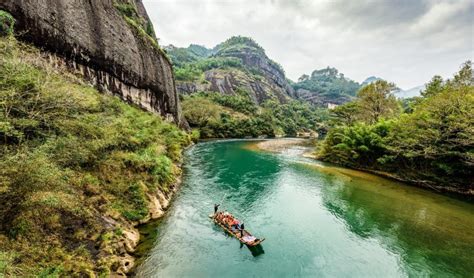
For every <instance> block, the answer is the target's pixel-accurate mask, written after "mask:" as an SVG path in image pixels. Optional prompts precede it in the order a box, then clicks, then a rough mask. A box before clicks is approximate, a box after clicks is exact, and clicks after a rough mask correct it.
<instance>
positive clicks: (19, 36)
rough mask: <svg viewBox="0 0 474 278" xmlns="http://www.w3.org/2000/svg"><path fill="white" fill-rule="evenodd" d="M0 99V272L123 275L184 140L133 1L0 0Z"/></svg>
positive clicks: (173, 185) (167, 69)
mask: <svg viewBox="0 0 474 278" xmlns="http://www.w3.org/2000/svg"><path fill="white" fill-rule="evenodd" d="M104 92H105V93H104ZM114 96H117V97H114ZM0 104H1V105H0V157H1V159H0V277H4V276H5V277H124V276H126V274H127V273H128V272H130V270H131V269H132V268H133V267H134V265H135V259H136V257H135V256H136V252H135V249H136V247H137V244H138V242H139V240H140V233H139V231H138V229H137V226H138V225H139V224H143V223H146V222H149V221H150V220H152V219H157V218H159V217H161V216H162V215H163V214H164V211H165V210H166V208H167V207H168V205H169V201H170V199H171V197H172V196H173V194H174V192H175V191H176V189H177V185H178V184H179V182H180V179H179V176H180V173H181V168H180V165H181V154H182V150H183V148H184V147H186V146H187V145H189V144H190V143H191V142H190V139H191V137H190V134H188V133H186V132H185V131H183V130H181V129H179V128H178V127H177V126H176V124H175V123H181V124H185V123H186V122H185V121H181V112H180V105H179V98H178V97H177V93H176V89H175V83H174V75H173V72H172V66H171V62H170V61H169V60H168V58H167V56H166V55H165V54H164V52H163V50H161V49H160V47H159V45H158V43H157V40H156V38H155V35H154V32H153V27H152V25H151V22H150V21H149V19H148V17H147V15H146V12H145V9H144V7H143V5H142V3H141V0H123V1H122V0H114V1H112V0H103V1H89V0H74V1H72V0H71V1H56V0H41V1H37V0H22V1H16V0H2V1H0ZM150 112H151V113H150ZM163 118H166V119H167V120H164V119H163ZM173 122H174V123H173Z"/></svg>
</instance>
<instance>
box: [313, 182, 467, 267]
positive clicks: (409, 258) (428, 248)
mask: <svg viewBox="0 0 474 278" xmlns="http://www.w3.org/2000/svg"><path fill="white" fill-rule="evenodd" d="M322 178H324V179H325V182H326V184H327V186H324V187H322V189H321V193H322V199H323V204H324V206H325V207H326V208H327V209H328V210H329V211H330V212H331V213H332V214H334V215H335V216H336V217H338V218H339V219H342V220H343V221H344V223H345V224H346V226H347V228H348V229H349V230H350V231H351V232H353V233H354V234H355V235H357V236H359V237H362V238H366V239H376V240H378V241H380V242H381V243H382V244H383V245H384V246H385V247H386V248H387V249H388V250H389V251H391V252H393V253H395V254H399V255H400V258H401V262H402V263H403V265H404V268H405V269H406V270H407V272H408V273H409V274H412V275H422V274H428V273H430V272H426V273H424V272H423V270H425V271H429V270H430V269H431V270H435V272H436V273H445V274H446V275H461V276H466V275H468V276H469V275H470V274H472V273H474V248H472V247H473V246H474V232H473V230H472V227H474V220H473V219H474V212H473V213H467V214H466V215H459V214H456V213H454V212H451V211H450V210H449V208H446V206H451V205H453V206H454V205H462V204H457V203H456V202H457V201H453V200H450V199H448V198H446V197H443V196H437V195H434V194H433V197H432V198H428V199H429V200H431V201H430V202H420V201H419V198H417V197H418V196H417V195H418V194H420V190H419V189H416V188H411V187H407V186H403V185H399V184H395V186H393V185H392V186H391V185H386V184H385V183H391V182H390V181H385V180H383V181H382V179H380V180H381V181H382V183H384V184H381V183H374V182H369V183H368V182H367V181H364V180H362V179H351V178H349V179H346V180H343V179H341V178H340V177H337V176H322ZM426 194H427V195H429V194H432V193H430V192H426ZM447 203H448V204H447ZM450 203H452V204H450ZM455 203H456V204H455ZM440 204H443V205H444V206H441V205H440ZM471 212H472V210H471ZM466 239H468V240H466ZM453 255H454V256H455V257H457V260H456V261H453V260H452V259H451V258H452V257H453ZM431 273H432V272H431Z"/></svg>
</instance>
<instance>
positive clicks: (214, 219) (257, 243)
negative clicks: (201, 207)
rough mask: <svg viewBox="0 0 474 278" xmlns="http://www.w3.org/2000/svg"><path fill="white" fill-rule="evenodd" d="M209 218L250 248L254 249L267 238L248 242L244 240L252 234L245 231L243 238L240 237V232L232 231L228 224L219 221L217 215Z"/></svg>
mask: <svg viewBox="0 0 474 278" xmlns="http://www.w3.org/2000/svg"><path fill="white" fill-rule="evenodd" d="M209 218H211V219H212V220H213V221H214V223H216V224H217V225H219V226H220V227H221V228H222V229H224V230H225V231H226V232H227V233H229V234H231V235H232V236H234V237H235V238H237V239H238V240H239V241H240V242H241V243H243V244H245V245H247V246H249V247H252V246H257V245H259V244H260V243H262V242H263V241H264V240H265V238H262V239H259V238H255V240H254V241H250V242H249V241H246V240H244V239H243V238H244V237H246V236H252V234H251V233H249V232H248V231H247V230H245V229H244V231H243V236H242V237H241V236H240V230H237V229H236V230H235V232H233V231H232V229H230V228H228V227H227V225H226V224H224V223H221V222H220V221H218V220H217V219H216V217H215V214H211V215H209Z"/></svg>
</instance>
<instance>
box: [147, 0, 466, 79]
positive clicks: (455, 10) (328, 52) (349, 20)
mask: <svg viewBox="0 0 474 278" xmlns="http://www.w3.org/2000/svg"><path fill="white" fill-rule="evenodd" d="M143 2H144V4H145V6H146V7H147V11H148V13H149V15H150V17H151V19H152V21H153V23H154V25H155V29H156V31H157V35H158V37H160V39H161V40H160V43H161V44H174V45H177V46H187V45H189V44H190V43H197V44H202V45H205V46H207V47H213V46H215V45H216V44H218V43H219V42H222V41H224V40H225V39H227V38H229V37H231V36H233V35H244V36H251V37H253V38H254V39H255V40H256V41H257V42H258V43H259V44H260V45H262V46H263V47H264V48H265V49H266V51H267V54H268V56H270V57H271V58H272V59H274V60H276V61H277V62H279V63H280V64H282V65H283V67H284V68H285V70H286V72H287V75H288V76H289V77H290V78H291V79H294V80H295V79H297V78H298V77H299V76H300V75H301V74H303V73H311V71H313V70H314V69H317V68H322V67H326V66H334V67H336V68H338V69H339V70H340V71H341V72H343V73H344V74H345V75H346V76H348V77H350V78H353V79H354V80H356V81H362V80H363V79H365V78H366V77H368V76H370V75H377V76H381V77H384V78H386V79H389V80H390V81H393V82H395V83H397V84H398V85H399V86H400V87H403V88H410V87H414V86H417V85H420V84H423V83H425V82H427V81H428V80H429V79H430V78H431V77H432V76H433V75H435V74H441V75H443V76H445V77H449V76H451V75H452V74H453V73H454V72H455V71H456V70H457V69H458V67H459V65H460V64H461V63H462V62H464V61H465V60H467V59H473V58H474V54H473V47H474V46H473V36H474V34H473V25H474V22H473V18H474V16H473V4H472V0H445V1H439V0H418V1H414V0H396V1H395V0H377V1H375V0H363V1H343V0H317V1H314V0H313V1H311V0H300V1H298V0H293V1H290V0H262V1H251V0H199V1H198V0H143Z"/></svg>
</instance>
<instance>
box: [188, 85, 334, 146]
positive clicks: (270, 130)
mask: <svg viewBox="0 0 474 278" xmlns="http://www.w3.org/2000/svg"><path fill="white" fill-rule="evenodd" d="M182 108H183V114H184V116H185V117H186V120H187V121H188V123H189V124H190V126H191V127H193V128H197V129H198V130H199V131H200V135H201V138H245V137H259V136H263V137H275V136H296V135H297V133H298V132H310V131H314V130H319V129H325V126H324V124H323V122H324V121H325V120H326V118H327V117H328V114H327V112H326V110H324V109H316V110H315V109H314V108H313V107H311V106H310V105H309V104H307V103H303V102H300V101H297V100H291V101H289V102H288V103H284V104H281V103H279V102H278V101H276V100H268V101H266V102H265V103H263V104H262V105H256V104H255V103H254V102H253V101H252V100H251V99H250V97H249V95H248V93H247V92H245V91H243V90H241V91H239V92H238V93H237V94H236V95H223V94H220V93H217V92H201V93H195V94H193V95H191V96H184V97H183V101H182Z"/></svg>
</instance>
